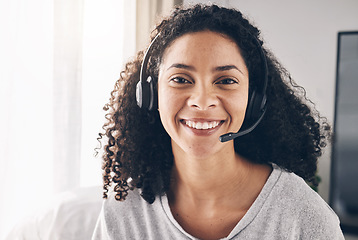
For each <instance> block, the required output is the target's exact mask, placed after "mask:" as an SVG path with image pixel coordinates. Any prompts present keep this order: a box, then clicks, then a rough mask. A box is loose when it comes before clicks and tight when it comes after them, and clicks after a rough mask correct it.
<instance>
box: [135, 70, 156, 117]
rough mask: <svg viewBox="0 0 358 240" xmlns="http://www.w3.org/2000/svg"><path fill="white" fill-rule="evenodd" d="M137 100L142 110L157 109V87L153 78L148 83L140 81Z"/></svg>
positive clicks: (137, 88) (137, 87) (147, 80)
mask: <svg viewBox="0 0 358 240" xmlns="http://www.w3.org/2000/svg"><path fill="white" fill-rule="evenodd" d="M136 100H137V105H138V106H139V107H140V108H143V109H147V110H152V109H154V108H155V107H156V106H155V105H156V101H155V100H156V98H155V87H154V81H153V79H152V77H151V76H149V77H148V78H147V79H146V81H144V82H142V81H139V82H138V83H137V86H136Z"/></svg>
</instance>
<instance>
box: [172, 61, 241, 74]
mask: <svg viewBox="0 0 358 240" xmlns="http://www.w3.org/2000/svg"><path fill="white" fill-rule="evenodd" d="M170 68H180V69H186V70H191V71H195V70H196V69H195V67H193V66H190V65H186V64H182V63H174V64H172V65H171V66H170V67H168V69H170ZM168 69H167V70H168ZM232 69H235V70H237V71H239V72H240V73H241V74H244V73H243V72H242V71H241V70H240V69H239V68H238V67H236V66H235V65H224V66H218V67H215V68H214V69H213V72H222V71H229V70H232Z"/></svg>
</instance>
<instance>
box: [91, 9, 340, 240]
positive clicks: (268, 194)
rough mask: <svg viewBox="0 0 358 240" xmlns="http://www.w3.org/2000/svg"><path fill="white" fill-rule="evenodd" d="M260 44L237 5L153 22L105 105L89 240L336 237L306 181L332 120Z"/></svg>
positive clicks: (331, 219) (329, 214) (330, 216)
mask: <svg viewBox="0 0 358 240" xmlns="http://www.w3.org/2000/svg"><path fill="white" fill-rule="evenodd" d="M261 45H262V42H261V41H260V40H259V31H258V29H257V28H255V27H254V26H253V25H251V24H250V23H249V22H248V21H247V20H246V19H245V18H243V16H242V14H241V13H240V12H238V11H236V10H234V9H226V8H220V7H218V6H215V5H210V6H202V5H196V6H194V7H191V8H188V9H179V8H178V9H176V10H175V11H174V12H173V13H172V15H171V16H170V17H169V18H167V19H164V20H163V21H162V22H161V23H160V24H159V25H158V26H157V27H156V30H155V31H154V37H153V38H152V43H151V45H150V47H149V49H148V52H147V53H146V54H145V56H143V53H142V52H140V53H139V54H138V56H137V58H136V59H135V60H133V61H132V62H130V63H128V64H127V65H126V69H125V71H123V72H122V74H121V78H120V79H119V80H118V81H117V83H116V86H115V89H114V91H113V92H112V98H111V100H110V103H109V104H108V105H107V108H106V109H107V110H108V113H107V115H106V118H107V120H108V122H107V123H106V124H105V125H104V127H103V128H104V130H105V133H104V134H100V136H101V138H102V137H103V136H105V137H106V139H107V140H108V142H107V143H106V145H105V154H104V163H103V170H104V175H103V178H104V189H105V192H104V197H105V198H107V200H105V201H104V204H103V208H102V212H101V214H100V217H99V220H98V223H97V227H96V229H95V232H94V235H93V239H197V238H198V239H343V235H342V232H341V230H340V228H339V220H338V218H337V216H336V215H335V213H334V212H333V211H332V210H331V209H330V208H329V206H328V205H327V204H326V203H325V202H324V201H323V200H322V199H321V198H320V197H319V196H318V194H316V193H315V192H314V191H313V190H311V188H310V187H309V186H308V185H307V184H306V183H305V181H306V182H308V183H310V184H313V185H315V184H316V183H315V177H314V176H315V173H316V164H317V158H318V157H319V156H321V148H322V147H324V146H325V144H326V140H327V138H328V136H329V126H328V124H327V123H326V122H325V121H324V119H322V118H321V117H320V116H319V115H318V113H316V111H314V110H311V109H310V108H309V107H308V105H307V102H308V101H307V99H306V97H305V95H304V90H303V88H300V87H297V86H295V84H294V83H293V81H292V80H291V78H290V76H289V74H288V73H287V72H286V71H285V70H284V69H283V68H282V67H281V66H280V64H279V63H278V62H277V61H276V59H275V58H274V57H273V55H272V54H271V53H269V52H268V51H267V50H265V49H263V48H262V46H261ZM137 83H138V84H137ZM136 98H137V103H136V101H135V99H136ZM137 105H138V106H139V107H138V106H137ZM236 133H237V134H236ZM219 139H220V141H219ZM304 180H305V181H304ZM111 186H113V187H114V188H113V190H110V193H109V194H108V192H109V188H110V187H111ZM108 195H109V196H108Z"/></svg>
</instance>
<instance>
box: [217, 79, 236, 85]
mask: <svg viewBox="0 0 358 240" xmlns="http://www.w3.org/2000/svg"><path fill="white" fill-rule="evenodd" d="M238 83H239V81H237V80H236V79H233V78H222V79H220V80H218V81H217V82H215V84H224V85H229V84H238Z"/></svg>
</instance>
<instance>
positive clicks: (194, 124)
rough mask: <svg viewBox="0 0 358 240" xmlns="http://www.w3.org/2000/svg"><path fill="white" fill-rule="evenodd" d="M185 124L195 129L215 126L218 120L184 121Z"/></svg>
mask: <svg viewBox="0 0 358 240" xmlns="http://www.w3.org/2000/svg"><path fill="white" fill-rule="evenodd" d="M185 124H186V125H187V126H188V127H191V128H195V129H203V130H205V129H210V128H215V127H217V126H218V125H219V124H220V122H218V121H212V122H193V121H185Z"/></svg>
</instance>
